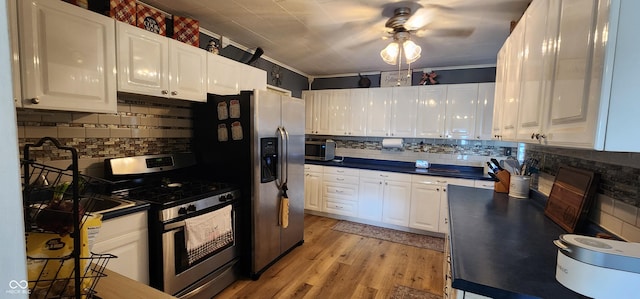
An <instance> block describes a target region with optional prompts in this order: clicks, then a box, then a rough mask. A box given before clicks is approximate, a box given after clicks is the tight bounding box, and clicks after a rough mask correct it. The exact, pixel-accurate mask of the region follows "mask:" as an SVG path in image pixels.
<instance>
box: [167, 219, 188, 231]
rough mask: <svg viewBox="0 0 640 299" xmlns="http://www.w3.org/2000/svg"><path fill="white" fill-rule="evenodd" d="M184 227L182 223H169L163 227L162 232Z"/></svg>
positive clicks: (184, 223) (184, 224)
mask: <svg viewBox="0 0 640 299" xmlns="http://www.w3.org/2000/svg"><path fill="white" fill-rule="evenodd" d="M186 225H187V223H186V222H184V221H178V222H173V223H169V224H166V225H165V226H164V231H165V232H167V231H170V230H174V229H179V228H184V227H185V226H186Z"/></svg>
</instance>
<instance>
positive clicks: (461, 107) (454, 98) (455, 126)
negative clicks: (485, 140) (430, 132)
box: [444, 83, 478, 139]
mask: <svg viewBox="0 0 640 299" xmlns="http://www.w3.org/2000/svg"><path fill="white" fill-rule="evenodd" d="M477 100H478V84H477V83H471V84H454V85H449V86H447V104H446V116H445V126H444V128H445V138H454V139H474V138H475V135H474V134H475V125H476V119H475V115H476V105H477Z"/></svg>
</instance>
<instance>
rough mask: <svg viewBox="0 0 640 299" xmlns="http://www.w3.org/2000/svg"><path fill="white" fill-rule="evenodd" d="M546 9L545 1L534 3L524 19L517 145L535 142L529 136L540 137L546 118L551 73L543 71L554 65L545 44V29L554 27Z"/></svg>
mask: <svg viewBox="0 0 640 299" xmlns="http://www.w3.org/2000/svg"><path fill="white" fill-rule="evenodd" d="M548 6H549V2H548V1H536V2H533V3H532V4H531V6H530V7H529V8H528V9H527V11H526V13H525V15H524V18H526V24H527V26H526V27H525V30H524V42H523V44H522V46H523V47H524V49H523V51H524V55H523V60H522V78H521V79H522V85H521V91H520V104H519V108H518V109H519V113H518V128H517V138H516V139H517V140H519V141H525V142H536V139H534V138H533V137H532V136H533V135H535V134H540V133H541V131H542V122H543V117H544V116H546V114H545V113H544V112H543V111H544V109H545V108H546V107H545V103H546V99H547V98H548V97H549V95H548V94H547V93H546V92H545V89H546V88H548V86H549V84H550V83H551V81H550V80H551V78H550V77H549V76H550V75H551V72H547V71H545V69H546V68H549V67H550V65H552V63H553V57H552V55H550V51H551V50H552V44H548V43H547V42H546V39H547V28H548V27H547V25H548V24H550V23H553V20H547V12H548ZM556 26H557V24H556ZM551 54H552V53H551Z"/></svg>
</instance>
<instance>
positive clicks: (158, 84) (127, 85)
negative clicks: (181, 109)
mask: <svg viewBox="0 0 640 299" xmlns="http://www.w3.org/2000/svg"><path fill="white" fill-rule="evenodd" d="M116 24H117V25H116V26H117V34H118V90H119V91H124V92H131V93H138V94H146V95H151V96H164V97H166V96H168V94H169V43H168V40H167V38H166V37H164V36H160V35H158V34H155V33H153V32H149V31H147V30H144V29H141V28H138V27H135V26H131V25H129V24H126V23H122V22H116Z"/></svg>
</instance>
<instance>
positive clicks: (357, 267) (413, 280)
mask: <svg viewBox="0 0 640 299" xmlns="http://www.w3.org/2000/svg"><path fill="white" fill-rule="evenodd" d="M304 221H305V231H304V233H305V234H304V240H305V242H304V244H303V245H302V246H300V247H298V248H296V249H294V250H293V251H291V252H290V253H289V254H288V255H286V256H285V257H283V258H282V259H281V260H280V261H278V262H277V263H276V264H274V265H273V266H271V268H269V269H268V270H267V271H265V272H264V273H263V274H262V276H261V277H260V279H259V280H257V281H252V280H240V281H237V282H235V283H234V284H232V285H231V286H229V287H228V288H226V289H225V290H224V291H223V292H222V293H220V294H219V295H218V296H216V299H217V298H388V297H389V295H390V294H391V291H392V290H393V287H394V286H395V285H404V286H408V287H412V288H415V289H421V290H428V291H430V292H431V293H433V294H437V295H442V288H443V284H444V282H443V274H442V271H443V270H442V262H443V256H444V254H443V253H441V252H437V251H433V250H428V249H420V248H416V247H413V246H407V245H402V244H398V243H392V242H387V241H383V240H378V239H374V238H367V237H362V236H359V235H354V234H348V233H343V232H339V231H335V230H332V227H333V226H334V225H335V224H336V223H337V222H338V220H335V219H331V218H325V217H319V216H313V215H306V216H305V218H304Z"/></svg>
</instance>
